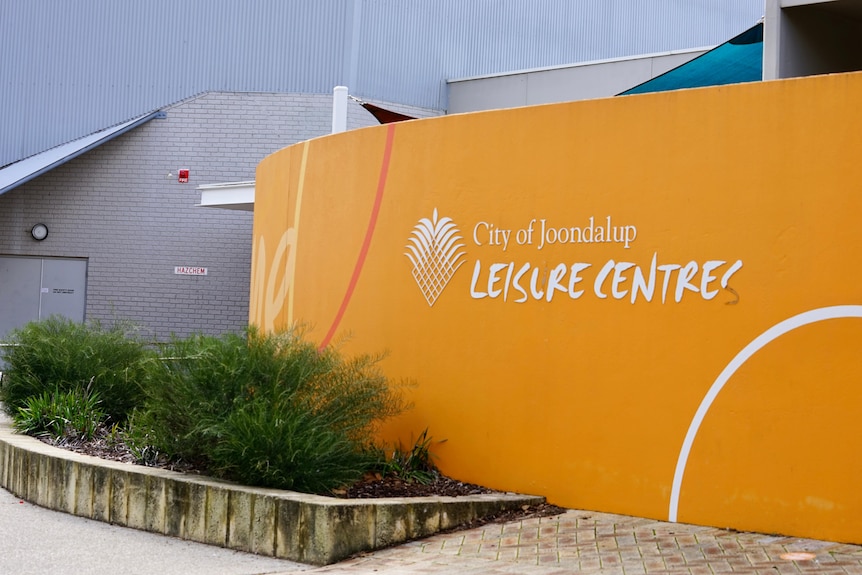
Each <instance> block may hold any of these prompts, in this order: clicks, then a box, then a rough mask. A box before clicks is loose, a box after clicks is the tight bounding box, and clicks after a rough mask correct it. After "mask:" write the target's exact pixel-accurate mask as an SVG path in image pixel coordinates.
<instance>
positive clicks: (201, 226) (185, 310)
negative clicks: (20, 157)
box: [0, 92, 433, 340]
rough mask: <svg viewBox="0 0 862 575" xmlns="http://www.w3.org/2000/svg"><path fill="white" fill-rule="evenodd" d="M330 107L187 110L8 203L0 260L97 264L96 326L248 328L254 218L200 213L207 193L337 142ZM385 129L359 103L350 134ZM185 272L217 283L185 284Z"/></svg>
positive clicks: (91, 281)
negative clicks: (292, 151) (34, 235)
mask: <svg viewBox="0 0 862 575" xmlns="http://www.w3.org/2000/svg"><path fill="white" fill-rule="evenodd" d="M331 105H332V101H331V97H330V96H325V95H323V96H321V95H302V94H271V93H222V92H213V93H206V94H203V95H200V96H197V97H193V98H190V99H188V100H185V101H183V102H180V103H178V104H176V105H174V106H172V107H170V108H167V109H166V112H167V118H165V119H156V120H152V121H150V122H148V123H147V124H144V125H143V126H141V127H139V128H137V129H135V130H133V131H131V132H128V133H126V134H124V135H122V136H120V137H118V138H116V139H114V140H112V141H110V142H107V143H105V144H103V145H102V146H100V147H98V148H96V149H94V150H92V151H90V152H88V153H86V154H84V155H82V156H80V157H78V158H76V159H74V160H72V161H70V162H68V163H66V164H64V165H62V166H60V167H58V168H55V169H54V170H52V171H50V172H48V173H46V174H44V175H42V176H40V177H38V178H36V179H34V180H32V181H30V182H28V183H27V184H24V185H23V186H21V187H19V188H17V189H15V190H12V191H11V192H8V193H6V194H4V195H2V196H0V255H27V256H41V257H46V256H54V257H60V256H62V257H85V258H87V259H88V273H87V309H86V317H87V319H98V320H100V321H103V322H109V323H110V322H111V321H113V320H115V319H128V320H132V321H134V322H135V323H137V324H138V325H140V326H141V328H142V330H143V334H144V335H145V336H146V337H148V338H152V339H155V340H164V339H166V338H168V337H169V336H170V335H171V334H172V333H174V334H176V335H178V336H185V335H187V334H189V333H194V332H204V333H211V334H219V333H223V332H225V331H235V330H240V329H242V328H243V327H244V326H245V325H246V324H247V322H248V299H249V281H250V280H249V277H250V268H251V233H252V214H251V213H249V212H238V211H233V210H220V209H210V208H198V207H195V204H197V203H199V201H200V192H199V191H198V190H197V189H196V188H197V186H199V185H201V184H211V183H218V182H230V181H241V180H253V179H254V176H255V169H256V167H257V164H258V163H259V162H260V161H261V159H263V158H264V157H265V156H266V155H268V154H270V153H272V152H274V151H276V150H278V149H280V148H282V147H284V146H287V145H289V144H293V143H296V142H299V141H302V140H305V139H308V138H312V137H316V136H320V135H323V134H326V133H328V132H329V131H330V129H331V124H332V109H331ZM393 109H397V110H398V111H401V112H404V113H411V112H412V113H413V114H416V115H419V116H427V115H431V114H433V112H429V111H426V110H415V109H409V108H404V107H402V106H393ZM374 124H376V121H375V120H374V118H373V117H372V116H371V115H370V114H368V112H366V111H365V110H363V109H362V108H361V107H359V106H358V105H357V104H355V103H351V107H350V109H349V114H348V126H349V127H350V128H358V127H363V126H369V125H374ZM178 168H188V169H189V170H190V171H191V179H190V181H189V183H186V184H181V183H178V182H177V169H178ZM168 174H172V175H171V176H168ZM36 222H43V223H45V224H47V225H48V227H49V229H50V235H49V236H48V239H46V240H45V241H43V242H36V241H34V240H32V239H31V238H30V235H29V230H30V228H31V227H32V226H33V224H34V223H36ZM184 265H189V266H201V267H206V268H207V269H208V275H206V276H181V275H174V266H184ZM0 297H3V294H0Z"/></svg>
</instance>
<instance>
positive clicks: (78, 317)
mask: <svg viewBox="0 0 862 575" xmlns="http://www.w3.org/2000/svg"><path fill="white" fill-rule="evenodd" d="M86 294H87V260H84V259H72V258H26V257H11V256H0V340H2V339H3V338H4V337H5V336H6V334H7V333H8V332H9V331H10V330H12V329H14V328H16V327H20V326H22V325H24V324H25V323H27V322H29V321H33V320H38V319H44V318H47V317H49V316H51V315H55V314H56V315H62V316H65V317H68V318H69V319H72V320H74V321H84V311H85V307H86Z"/></svg>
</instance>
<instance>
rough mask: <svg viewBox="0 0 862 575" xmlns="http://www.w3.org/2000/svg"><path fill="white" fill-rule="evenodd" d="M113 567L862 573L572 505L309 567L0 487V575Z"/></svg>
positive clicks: (81, 574) (177, 574) (846, 563)
mask: <svg viewBox="0 0 862 575" xmlns="http://www.w3.org/2000/svg"><path fill="white" fill-rule="evenodd" d="M115 573H123V574H130V575H136V574H140V575H198V574H201V575H203V574H206V575H234V574H236V575H263V574H280V575H288V574H293V573H305V574H306V575H313V574H321V575H322V574H328V575H365V574H367V575H370V574H376V575H386V574H393V575H394V574H396V573H397V574H406V575H409V574H432V573H438V574H444V573H457V574H458V575H479V574H487V575H503V574H514V573H519V574H525V575H534V574H535V575H552V574H558V573H601V574H624V575H631V574H637V575H645V574H650V573H669V574H683V573H685V574H690V575H700V574H704V575H707V574H709V575H721V574H723V573H728V574H730V573H733V574H737V573H746V574H766V573H768V574H770V575H776V574H788V573H794V574H798V573H823V574H858V575H862V547H860V546H857V545H843V544H839V543H831V542H828V541H816V540H812V539H801V538H797V537H774V536H767V535H762V534H758V533H740V532H736V531H726V530H722V529H714V528H710V527H695V526H691V525H682V524H673V523H664V522H660V521H654V520H651V519H640V518H634V517H626V516H622V515H612V514H608V513H593V512H588V511H575V510H572V511H569V512H567V513H565V514H563V515H559V516H555V517H546V518H541V519H538V518H537V519H527V520H524V521H517V522H512V523H506V524H503V525H497V524H492V525H486V526H484V527H480V528H477V529H471V530H469V531H461V532H457V533H449V534H444V535H436V536H434V537H431V538H428V539H424V540H422V541H416V542H413V543H408V544H406V545H401V546H398V547H394V548H392V549H386V550H384V551H378V552H375V553H370V554H366V555H363V556H360V557H356V558H353V559H349V560H347V561H342V562H341V563H338V564H335V565H330V566H327V567H319V568H314V567H311V566H308V565H302V564H299V563H292V562H290V561H283V560H278V559H270V558H266V557H259V556H255V555H249V554H245V553H239V552H234V551H228V550H225V549H221V548H217V547H210V546H207V545H201V544H196V543H190V542H187V541H181V540H178V539H173V538H169V537H164V536H160V535H154V534H151V533H145V532H142V531H135V530H133V529H126V528H122V527H115V526H111V525H107V524H104V523H99V522H96V521H90V520H88V519H82V518H79V517H73V516H71V515H66V514H64V513H58V512H55V511H48V510H46V509H42V508H40V507H36V506H34V505H31V504H30V503H26V502H25V503H21V502H20V500H19V499H18V498H16V497H13V496H12V495H10V494H9V493H8V492H6V491H4V490H0V575H36V574H38V575H65V574H74V575H103V574H105V575H107V574H115Z"/></svg>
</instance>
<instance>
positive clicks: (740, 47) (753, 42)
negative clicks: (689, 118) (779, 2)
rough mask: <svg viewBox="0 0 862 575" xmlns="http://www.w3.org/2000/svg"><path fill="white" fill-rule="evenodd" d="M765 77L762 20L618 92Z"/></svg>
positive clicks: (719, 84) (700, 85)
mask: <svg viewBox="0 0 862 575" xmlns="http://www.w3.org/2000/svg"><path fill="white" fill-rule="evenodd" d="M762 79H763V23H762V22H761V23H758V24H756V25H754V26H753V27H751V28H749V29H748V30H746V31H745V32H743V33H742V34H739V35H738V36H735V37H734V38H732V39H731V40H728V41H727V42H725V43H724V44H720V45H718V46H716V47H715V48H713V49H712V50H710V51H709V52H706V53H705V54H702V55H701V56H698V57H697V58H695V59H694V60H691V61H689V62H686V63H685V64H683V65H681V66H677V67H676V68H674V69H673V70H669V71H667V72H665V73H664V74H662V75H660V76H656V77H655V78H652V79H651V80H647V81H646V82H644V83H643V84H639V85H637V86H635V87H634V88H630V89H628V90H626V91H625V92H621V93H619V94H617V95H618V96H628V95H630V94H647V93H650V92H666V91H669V90H681V89H683V88H702V87H704V86H722V85H724V84H738V83H741V82H759V81H760V80H762Z"/></svg>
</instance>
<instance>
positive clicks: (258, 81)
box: [0, 0, 763, 166]
mask: <svg viewBox="0 0 862 575" xmlns="http://www.w3.org/2000/svg"><path fill="white" fill-rule="evenodd" d="M762 12H763V5H762V0H651V1H650V2H643V1H639V0H578V1H573V0H531V1H527V0H409V1H406V0H291V1H284V0H245V1H243V2H237V1H235V0H138V1H135V2H117V1H116V0H77V1H75V2H57V1H55V0H4V1H3V2H0V87H2V89H0V110H2V111H3V112H4V115H3V118H4V119H3V123H2V128H0V166H2V165H4V164H6V163H9V162H12V161H15V160H18V159H20V158H23V157H26V156H29V155H32V154H34V153H37V152H40V151H42V150H44V149H46V148H48V147H51V146H53V145H57V144H59V143H63V142H66V141H68V140H71V139H73V138H76V137H80V136H83V135H86V134H88V133H91V132H94V131H96V130H99V129H102V128H105V127H107V126H109V125H111V124H115V123H119V122H122V121H124V120H127V119H129V118H131V117H133V116H136V115H140V114H142V113H144V112H147V111H149V110H152V109H155V108H158V107H162V106H165V105H167V104H169V103H172V102H176V101H179V100H182V99H184V98H187V97H189V96H191V95H193V94H196V93H200V92H203V91H208V90H225V91H261V92H306V93H326V92H330V91H331V89H332V87H333V86H335V85H338V84H348V85H349V86H350V88H351V92H352V93H353V94H355V95H357V96H360V97H364V98H367V99H377V100H381V101H389V102H399V103H403V104H405V105H410V106H417V107H423V108H434V109H445V107H446V93H445V80H446V79H447V78H457V77H464V76H473V75H480V74H489V73H497V72H504V71H510V70H516V69H523V68H533V67H542V66H550V65H557V64H569V63H573V62H578V61H583V60H594V59H601V58H611V57H617V56H627V55H633V54H640V53H646V52H658V51H665V50H674V49H683V48H690V47H695V46H703V45H710V44H718V43H720V42H722V41H724V40H726V39H728V38H730V37H732V36H733V35H735V34H737V33H739V32H740V31H742V30H744V29H745V28H747V27H749V26H751V25H752V24H753V23H754V22H755V21H756V20H757V19H758V18H759V17H760V16H761V15H762Z"/></svg>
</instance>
